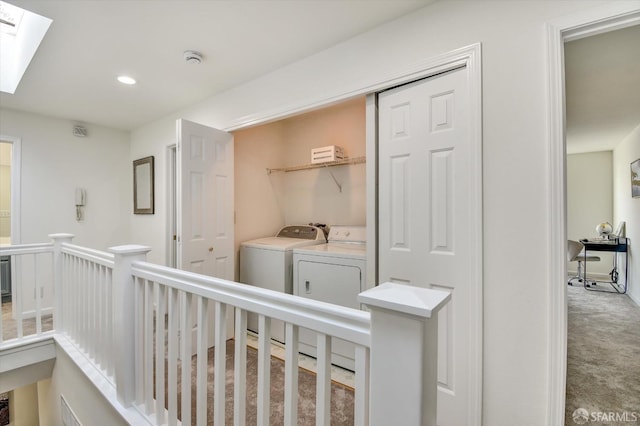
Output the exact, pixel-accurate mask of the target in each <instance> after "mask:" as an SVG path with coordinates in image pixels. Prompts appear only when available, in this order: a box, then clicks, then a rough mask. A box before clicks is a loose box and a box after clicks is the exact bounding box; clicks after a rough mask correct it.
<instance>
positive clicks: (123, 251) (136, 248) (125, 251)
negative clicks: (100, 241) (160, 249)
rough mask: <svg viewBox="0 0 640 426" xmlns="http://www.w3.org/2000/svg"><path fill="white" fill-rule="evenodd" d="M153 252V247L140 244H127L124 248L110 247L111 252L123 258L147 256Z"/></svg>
mask: <svg viewBox="0 0 640 426" xmlns="http://www.w3.org/2000/svg"><path fill="white" fill-rule="evenodd" d="M150 251H151V247H149V246H142V245H138V244H125V245H122V246H115V247H109V252H110V253H113V254H119V255H122V256H132V255H138V254H146V253H149V252H150Z"/></svg>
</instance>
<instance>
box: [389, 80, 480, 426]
mask: <svg viewBox="0 0 640 426" xmlns="http://www.w3.org/2000/svg"><path fill="white" fill-rule="evenodd" d="M466 79H467V72H466V69H465V68H462V69H458V70H454V71H450V72H448V73H445V74H442V75H438V76H434V77H431V78H428V79H424V80H420V81H417V82H414V83H410V84H407V85H404V86H400V87H398V88H395V89H392V90H389V91H386V92H383V93H381V94H380V95H379V215H380V216H379V277H380V282H385V281H392V282H397V283H404V284H408V285H415V286H421V287H428V288H434V289H438V290H446V291H449V292H451V295H452V297H451V301H450V302H449V303H448V304H447V306H446V307H445V308H443V309H442V310H441V311H440V313H439V316H438V329H439V335H438V345H439V346H438V390H439V392H438V425H440V426H448V425H466V424H468V414H469V409H468V407H469V401H468V399H469V392H468V386H469V377H468V375H469V365H470V360H469V350H468V349H469V340H470V338H471V336H470V330H471V329H472V327H471V324H470V321H473V319H472V318H470V316H469V303H470V299H469V288H468V282H469V274H470V271H471V269H470V267H469V265H470V264H469V259H470V256H473V255H474V254H473V253H472V244H471V240H470V237H469V235H470V234H469V232H470V231H471V229H470V226H471V224H472V223H474V221H473V217H472V214H474V213H473V212H472V211H471V210H472V209H470V200H469V197H468V194H469V192H470V191H471V188H473V182H472V179H474V178H475V176H472V172H471V170H472V168H471V167H470V166H471V165H470V155H469V152H470V148H469V143H470V137H469V134H470V132H469V94H468V88H467V86H468V85H467V80H466ZM398 350H401V348H398Z"/></svg>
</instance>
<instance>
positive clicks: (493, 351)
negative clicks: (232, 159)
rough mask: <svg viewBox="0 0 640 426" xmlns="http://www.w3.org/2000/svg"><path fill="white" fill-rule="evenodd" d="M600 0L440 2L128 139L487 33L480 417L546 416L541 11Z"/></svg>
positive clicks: (152, 137)
mask: <svg viewBox="0 0 640 426" xmlns="http://www.w3.org/2000/svg"><path fill="white" fill-rule="evenodd" d="M603 3H605V2H602V1H594V2H585V1H563V2H536V1H518V2H496V1H482V2H475V1H456V2H438V3H435V4H433V5H429V6H427V7H425V8H424V9H422V10H420V11H417V12H415V13H413V14H410V15H407V16H405V17H403V18H401V19H399V20H397V21H395V22H392V23H390V24H387V25H384V26H381V27H378V28H376V29H374V30H372V31H370V32H367V33H364V34H362V35H360V36H358V37H356V38H354V39H352V40H349V41H347V42H345V43H342V44H339V45H336V46H334V47H332V48H330V49H327V50H326V51H323V52H321V53H319V54H317V55H313V56H310V57H308V58H306V59H304V60H302V61H299V62H296V63H293V64H291V65H289V66H287V67H285V68H282V69H280V70H277V71H275V72H273V73H271V74H268V75H265V76H263V77H261V78H259V79H256V80H254V81H252V82H250V83H247V84H245V85H242V86H239V87H237V88H235V89H233V90H230V91H228V92H226V93H223V94H220V95H218V96H215V97H212V98H210V99H208V100H206V101H205V102H203V103H201V104H199V105H195V106H194V107H192V108H190V109H188V110H185V111H180V112H178V113H176V114H175V115H174V116H172V117H167V118H166V119H163V120H159V121H157V122H154V123H151V124H149V125H147V126H145V127H143V128H140V129H138V130H136V131H135V132H134V133H133V136H132V141H133V149H134V150H137V151H138V153H140V151H145V154H146V155H150V154H156V155H161V153H162V152H163V150H164V146H165V144H166V143H167V140H173V136H172V135H173V132H174V130H173V128H174V122H173V120H174V119H175V118H177V117H179V116H182V117H184V118H187V119H190V120H193V121H197V122H201V123H203V124H207V125H212V126H217V127H219V128H233V127H235V126H237V125H238V123H241V122H251V121H252V119H255V117H263V116H265V115H267V116H269V115H270V116H273V117H275V116H277V115H278V114H279V113H282V112H284V111H288V110H290V109H291V108H302V107H304V106H305V105H307V106H314V105H316V104H317V103H321V102H323V101H329V100H334V99H335V97H336V96H340V95H342V94H344V93H354V94H359V93H361V91H362V89H363V88H364V87H366V86H368V85H372V84H375V83H378V82H380V81H383V80H385V79H386V78H387V77H388V76H389V75H393V74H396V73H400V72H402V70H403V69H406V67H408V66H412V65H414V64H416V63H420V62H423V61H426V60H428V59H429V58H432V57H434V56H436V55H439V54H442V53H445V52H448V51H451V50H454V49H457V48H460V47H462V46H467V45H470V44H473V43H478V42H480V43H482V70H483V71H482V72H483V76H482V87H483V123H482V124H483V165H484V176H483V186H484V193H483V206H484V223H483V233H484V260H483V267H484V277H483V278H484V295H483V296H484V342H483V347H484V360H483V361H484V369H483V373H484V383H483V422H484V424H488V425H510V424H519V425H541V424H546V423H547V408H548V401H547V390H548V381H547V379H548V374H547V373H548V336H547V330H548V329H549V324H547V321H548V318H549V316H548V310H549V306H548V295H547V292H546V289H547V288H548V286H549V285H550V283H548V282H547V281H548V274H547V259H546V256H547V248H548V246H549V235H548V234H547V232H546V231H547V229H548V226H549V223H548V203H549V199H550V196H549V186H548V170H549V167H550V164H549V158H548V146H547V140H548V137H549V136H548V131H547V117H548V111H547V108H548V104H547V98H546V96H547V95H546V94H547V86H546V75H547V65H546V61H545V57H546V48H545V46H546V37H545V34H546V33H545V23H546V22H548V21H551V20H553V19H556V18H559V17H561V16H565V15H570V14H573V13H577V12H579V11H582V10H585V9H587V8H590V7H594V6H597V5H601V4H603ZM161 173H162V172H161ZM162 188H163V187H162V186H161V187H160V192H162V191H163V189H162ZM141 219H142V218H141ZM143 219H144V221H145V222H147V223H145V224H144V226H143V225H142V224H141V223H137V225H140V226H133V227H132V229H133V233H134V237H137V238H134V241H135V240H136V239H144V238H149V240H150V241H151V240H153V241H152V242H154V243H155V244H154V245H153V247H154V250H156V248H158V249H159V250H162V245H163V243H162V241H164V239H165V238H166V237H165V235H164V234H163V233H162V232H161V229H163V228H162V226H163V223H164V218H163V216H162V215H155V217H152V218H149V217H147V218H143ZM154 229H155V234H154V235H153V236H150V235H151V234H150V233H149V232H148V231H149V230H154ZM136 242H138V241H136ZM153 255H154V254H153V252H152V254H151V256H150V258H152V256H153ZM160 258H161V259H164V253H162V254H161V255H160Z"/></svg>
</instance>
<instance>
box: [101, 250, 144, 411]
mask: <svg viewBox="0 0 640 426" xmlns="http://www.w3.org/2000/svg"><path fill="white" fill-rule="evenodd" d="M149 251H151V248H150V247H147V246H139V245H124V246H117V247H110V248H109V252H111V253H113V254H114V267H113V276H112V278H113V313H112V315H113V316H112V319H113V348H114V355H115V381H116V391H117V394H118V401H119V402H120V403H121V404H122V405H123V406H125V407H128V406H130V405H131V404H133V402H134V400H135V390H136V389H135V351H134V349H133V348H134V347H135V303H134V296H135V287H134V282H133V275H132V273H131V264H132V263H133V262H136V261H145V260H146V259H147V253H149Z"/></svg>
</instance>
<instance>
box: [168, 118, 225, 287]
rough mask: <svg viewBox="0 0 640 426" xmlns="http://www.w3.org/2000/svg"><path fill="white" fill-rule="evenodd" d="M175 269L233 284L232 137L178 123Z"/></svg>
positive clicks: (192, 124) (180, 121)
mask: <svg viewBox="0 0 640 426" xmlns="http://www.w3.org/2000/svg"><path fill="white" fill-rule="evenodd" d="M177 134H178V145H177V146H178V149H177V158H178V160H177V163H178V183H177V186H178V190H179V193H180V195H179V196H178V200H179V201H178V203H179V208H178V226H177V227H178V238H179V241H178V267H179V268H180V269H184V270H188V271H192V272H197V273H200V274H204V275H211V276H214V277H219V278H224V279H228V280H233V277H234V265H233V264H234V253H233V251H234V237H233V135H231V134H230V133H227V132H223V131H221V130H217V129H214V128H211V127H207V126H203V125H201V124H197V123H193V122H190V121H187V120H178V122H177Z"/></svg>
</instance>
